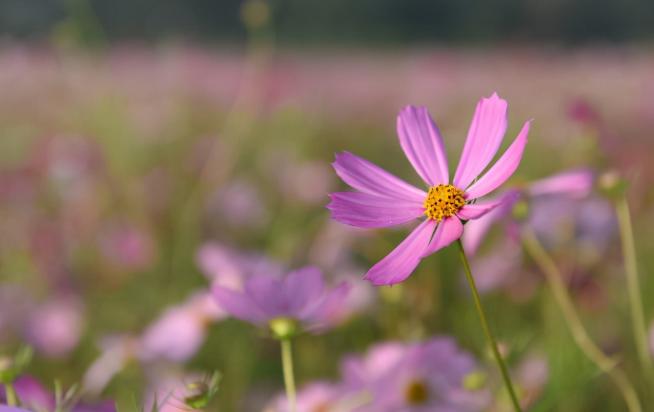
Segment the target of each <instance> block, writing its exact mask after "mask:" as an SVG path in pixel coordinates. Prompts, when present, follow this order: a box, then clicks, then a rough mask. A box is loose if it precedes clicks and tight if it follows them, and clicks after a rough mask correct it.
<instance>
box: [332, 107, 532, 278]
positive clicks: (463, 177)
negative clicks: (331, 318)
mask: <svg viewBox="0 0 654 412" xmlns="http://www.w3.org/2000/svg"><path fill="white" fill-rule="evenodd" d="M507 107H508V105H507V102H506V101H505V100H503V99H500V98H499V97H498V96H497V94H493V95H492V96H491V97H489V98H483V99H481V101H480V102H479V103H478V104H477V109H476V111H475V114H474V117H473V120H472V124H471V125H470V129H469V131H468V137H467V139H466V143H465V146H464V148H463V152H462V154H461V159H460V161H459V166H458V168H457V170H456V173H455V175H454V179H453V180H452V181H451V183H450V177H449V169H448V163H447V156H446V154H445V149H444V145H443V139H442V138H441V135H440V132H439V130H438V128H437V127H436V125H435V124H434V122H433V121H432V119H431V118H430V116H429V113H428V112H427V109H426V108H424V107H413V106H408V107H406V108H405V109H403V110H402V111H401V112H400V114H399V116H398V119H397V132H398V135H399V140H400V145H401V146H402V149H403V150H404V153H405V154H406V156H407V158H408V159H409V161H410V162H411V164H412V165H413V167H414V169H415V170H416V172H417V173H418V175H420V177H421V178H422V179H423V181H424V182H425V183H426V184H427V185H428V186H429V190H428V192H425V191H424V190H422V189H418V188H416V187H414V186H412V185H410V184H408V183H406V182H404V181H403V180H401V179H399V178H397V177H395V176H393V175H391V174H389V173H388V172H386V171H384V170H382V169H381V168H379V167H377V166H375V165H374V164H372V163H370V162H368V161H366V160H364V159H362V158H360V157H357V156H355V155H353V154H351V153H348V152H344V153H341V154H339V155H337V156H336V161H335V162H334V163H333V166H334V169H335V170H336V173H337V174H338V175H339V177H340V178H341V179H343V181H345V183H347V184H348V185H350V186H352V187H353V188H355V189H357V190H358V192H340V193H332V194H331V200H332V201H331V203H330V204H329V205H328V208H329V209H330V210H331V212H332V217H333V218H334V219H336V220H337V221H339V222H341V223H345V224H349V225H353V226H358V227H364V228H375V227H388V226H396V225H400V224H403V223H406V222H409V221H412V220H414V219H418V218H420V217H422V216H426V219H424V220H423V221H422V223H420V225H418V227H417V228H416V229H414V230H413V232H412V233H411V234H410V235H409V236H408V237H407V238H406V239H405V240H404V241H403V242H402V243H400V245H399V246H398V247H397V248H395V250H393V251H392V252H391V253H390V254H389V255H388V256H386V257H385V258H384V259H382V260H381V261H380V262H379V263H377V264H376V265H374V266H373V267H372V268H371V269H370V270H369V271H368V273H367V274H366V276H365V278H366V279H368V280H370V281H371V282H372V283H374V284H375V285H391V284H394V283H399V282H402V281H403V280H405V279H406V278H407V277H408V276H409V275H410V274H411V273H412V272H413V270H414V269H415V268H416V266H418V264H419V263H420V260H421V259H422V258H424V257H426V256H428V255H430V254H432V253H434V252H436V251H437V250H439V249H441V248H443V247H445V246H447V245H449V244H450V243H452V242H454V241H455V240H457V239H459V238H460V237H461V235H462V234H463V223H462V220H463V221H467V220H471V219H477V218H479V217H481V216H483V215H484V214H486V213H488V212H489V211H490V210H492V209H493V208H495V207H496V206H498V205H499V204H500V203H499V202H498V201H495V202H487V203H477V202H476V200H477V199H479V198H481V197H482V196H484V195H486V194H488V193H490V192H492V191H493V190H495V189H497V188H498V187H499V186H500V185H502V184H503V183H504V182H505V181H506V180H507V179H508V178H509V177H511V175H512V174H513V172H515V170H516V169H517V167H518V165H519V163H520V160H521V158H522V153H523V151H524V148H525V145H526V143H527V134H528V133H529V125H530V122H526V123H525V124H524V126H523V127H522V130H521V131H520V133H519V134H518V137H517V138H516V139H515V141H514V142H513V143H512V144H511V146H509V148H508V149H507V150H506V152H505V153H504V154H503V155H502V156H501V157H500V158H499V159H498V160H497V162H495V164H494V165H493V166H491V167H490V168H489V169H488V171H486V173H484V174H483V175H481V174H482V172H483V171H484V170H485V169H486V167H487V166H488V164H489V163H490V161H491V160H492V159H493V157H494V156H495V154H496V153H497V150H498V149H499V147H500V145H501V143H502V140H503V137H504V133H505V132H506V128H507ZM480 175H481V177H479V176H480ZM478 177H479V178H478Z"/></svg>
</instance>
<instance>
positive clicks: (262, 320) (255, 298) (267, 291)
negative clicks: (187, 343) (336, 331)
mask: <svg viewBox="0 0 654 412" xmlns="http://www.w3.org/2000/svg"><path fill="white" fill-rule="evenodd" d="M212 291H213V295H214V297H215V298H216V300H217V302H218V304H219V306H220V307H222V308H223V309H224V310H225V311H226V312H228V313H229V314H230V315H232V316H233V317H235V318H238V319H241V320H244V321H247V322H251V323H253V324H255V325H264V324H267V323H268V322H270V321H272V320H274V319H279V318H284V319H289V320H293V321H296V322H299V323H300V325H301V327H302V328H303V329H304V330H310V331H317V330H323V329H325V328H327V327H329V326H332V325H333V324H334V322H335V321H336V320H338V319H340V318H341V317H340V316H337V314H338V313H339V311H340V305H341V304H342V302H343V299H344V298H345V297H346V296H347V293H348V291H349V285H348V283H347V282H341V283H340V284H339V285H337V286H336V287H335V288H333V289H327V288H326V287H325V284H324V280H323V276H322V273H321V272H320V270H318V269H317V268H314V267H304V268H301V269H298V270H295V271H293V272H290V273H289V274H288V275H286V276H285V277H284V278H279V277H276V276H271V275H270V274H267V273H258V274H253V275H252V276H250V277H249V278H248V279H247V280H246V281H245V283H244V285H243V290H242V291H241V290H237V289H234V288H230V287H225V286H222V285H219V284H216V285H214V286H213V289H212Z"/></svg>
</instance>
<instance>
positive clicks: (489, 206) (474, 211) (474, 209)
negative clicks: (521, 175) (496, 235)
mask: <svg viewBox="0 0 654 412" xmlns="http://www.w3.org/2000/svg"><path fill="white" fill-rule="evenodd" d="M517 196H518V193H517V192H513V191H511V192H510V193H507V194H506V195H504V196H501V197H500V198H498V199H495V200H489V201H487V202H484V203H474V204H468V205H465V206H463V208H462V209H461V210H459V213H457V214H456V215H457V216H459V218H461V219H462V220H472V219H479V218H480V217H482V216H484V215H485V214H486V213H488V212H490V211H492V210H493V209H495V208H496V207H498V206H500V205H501V204H503V203H505V202H511V204H512V205H513V203H515V201H514V199H513V198H514V197H517Z"/></svg>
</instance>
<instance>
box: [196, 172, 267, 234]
mask: <svg viewBox="0 0 654 412" xmlns="http://www.w3.org/2000/svg"><path fill="white" fill-rule="evenodd" d="M207 207H208V209H209V212H210V214H211V215H212V218H214V217H219V218H220V219H221V220H223V221H224V222H225V223H226V224H228V225H231V226H245V227H249V228H252V227H259V226H261V225H262V224H264V223H265V222H266V221H268V218H269V215H268V209H267V208H266V207H265V205H264V199H262V198H261V192H260V191H259V190H257V188H256V187H255V186H254V185H253V184H251V183H250V182H248V181H246V180H234V181H232V182H229V183H228V184H227V185H225V186H224V187H221V188H220V189H219V190H218V191H216V192H215V193H214V194H213V196H211V198H210V199H209V204H208V206H207Z"/></svg>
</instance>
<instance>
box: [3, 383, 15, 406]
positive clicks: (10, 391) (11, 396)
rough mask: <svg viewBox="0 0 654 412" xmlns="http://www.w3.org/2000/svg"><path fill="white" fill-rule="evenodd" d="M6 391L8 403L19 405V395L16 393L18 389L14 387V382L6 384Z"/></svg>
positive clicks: (9, 404)
mask: <svg viewBox="0 0 654 412" xmlns="http://www.w3.org/2000/svg"><path fill="white" fill-rule="evenodd" d="M5 393H6V395H7V405H8V406H18V395H17V394H16V389H14V385H13V384H11V383H7V384H5Z"/></svg>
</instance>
